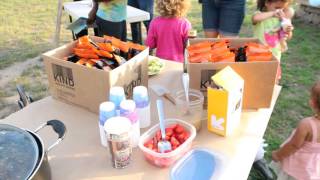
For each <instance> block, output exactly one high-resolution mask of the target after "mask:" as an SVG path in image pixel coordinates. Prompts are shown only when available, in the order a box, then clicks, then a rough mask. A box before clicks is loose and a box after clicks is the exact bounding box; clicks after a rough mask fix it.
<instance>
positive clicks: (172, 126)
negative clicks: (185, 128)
mask: <svg viewBox="0 0 320 180" xmlns="http://www.w3.org/2000/svg"><path fill="white" fill-rule="evenodd" d="M176 126H177V124H173V125H170V126H169V127H168V128H170V129H175V128H176Z"/></svg>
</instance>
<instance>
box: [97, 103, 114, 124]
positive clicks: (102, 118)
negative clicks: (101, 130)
mask: <svg viewBox="0 0 320 180" xmlns="http://www.w3.org/2000/svg"><path fill="white" fill-rule="evenodd" d="M114 116H116V111H115V105H114V103H113V102H110V101H106V102H103V103H101V104H100V107H99V122H100V124H101V125H104V123H105V122H106V120H107V119H109V118H111V117H114Z"/></svg>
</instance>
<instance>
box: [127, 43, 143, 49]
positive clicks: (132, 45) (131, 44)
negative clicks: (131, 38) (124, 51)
mask: <svg viewBox="0 0 320 180" xmlns="http://www.w3.org/2000/svg"><path fill="white" fill-rule="evenodd" d="M127 44H128V46H129V48H132V49H136V50H138V51H143V50H145V49H146V47H145V46H143V45H140V44H135V43H132V42H128V43H127Z"/></svg>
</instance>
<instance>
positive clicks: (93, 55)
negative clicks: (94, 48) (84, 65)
mask: <svg viewBox="0 0 320 180" xmlns="http://www.w3.org/2000/svg"><path fill="white" fill-rule="evenodd" d="M74 54H75V55H77V56H79V57H81V58H85V59H98V58H99V56H98V55H96V54H92V53H81V52H75V53H74Z"/></svg>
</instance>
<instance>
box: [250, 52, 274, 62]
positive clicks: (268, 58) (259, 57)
mask: <svg viewBox="0 0 320 180" xmlns="http://www.w3.org/2000/svg"><path fill="white" fill-rule="evenodd" d="M271 60H272V54H270V55H249V56H247V61H248V62H259V61H271Z"/></svg>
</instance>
